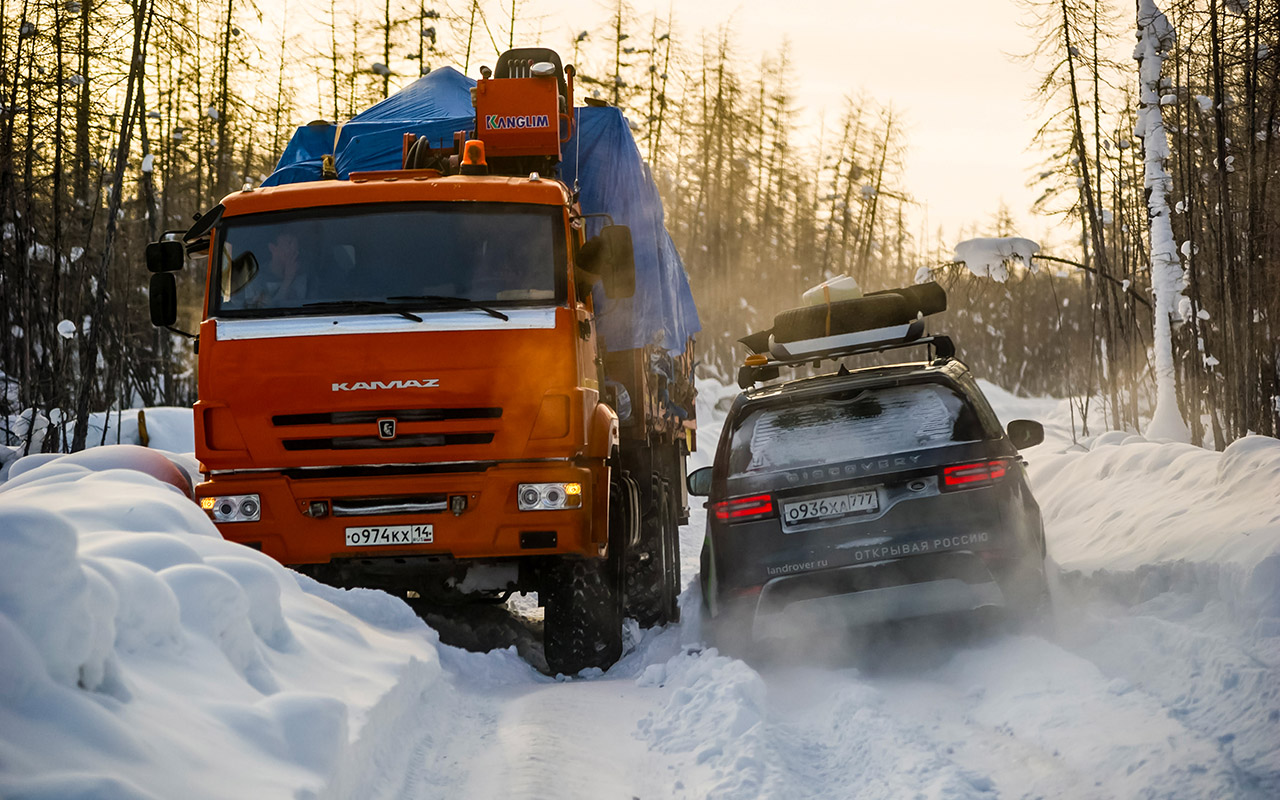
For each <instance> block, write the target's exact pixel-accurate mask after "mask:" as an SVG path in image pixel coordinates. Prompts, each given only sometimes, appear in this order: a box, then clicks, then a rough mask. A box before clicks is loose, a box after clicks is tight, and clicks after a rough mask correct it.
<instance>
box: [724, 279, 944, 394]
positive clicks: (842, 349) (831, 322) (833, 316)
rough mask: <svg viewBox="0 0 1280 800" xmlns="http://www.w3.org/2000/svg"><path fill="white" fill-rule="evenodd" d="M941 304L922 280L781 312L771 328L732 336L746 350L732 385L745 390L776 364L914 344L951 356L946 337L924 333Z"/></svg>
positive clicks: (772, 372)
mask: <svg viewBox="0 0 1280 800" xmlns="http://www.w3.org/2000/svg"><path fill="white" fill-rule="evenodd" d="M828 283H830V282H828ZM824 286H826V284H824ZM855 289H856V287H855ZM946 308H947V295H946V292H944V291H943V289H942V287H941V286H939V285H938V284H936V283H926V284H918V285H916V286H911V287H907V288H903V289H887V290H884V291H880V292H872V293H870V294H867V295H863V296H860V297H853V298H848V299H843V300H834V301H833V300H829V299H828V301H827V302H826V303H824V304H816V305H808V306H801V307H799V308H794V309H789V310H787V311H782V312H780V313H779V314H778V315H777V316H775V317H774V324H773V327H772V328H770V329H768V330H763V331H757V332H755V333H751V334H748V335H747V336H744V337H742V338H741V339H739V340H738V341H740V342H742V343H743V344H744V345H746V346H747V349H748V350H750V351H751V355H749V356H747V358H746V361H745V362H743V366H742V367H741V368H740V369H739V370H738V385H739V386H741V387H742V388H743V389H748V388H750V387H751V386H752V385H753V384H755V383H758V382H760V381H767V380H772V379H774V378H776V377H778V374H779V370H780V368H781V367H786V366H798V365H801V364H808V363H812V364H813V365H814V366H815V367H816V366H819V365H820V364H821V363H822V362H823V361H827V360H836V359H841V358H845V357H848V356H855V355H864V354H868V353H882V352H884V351H886V350H895V349H898V348H902V347H913V346H915V345H925V346H929V347H931V348H932V349H933V350H934V353H935V356H934V357H933V358H931V359H930V361H933V362H937V361H946V360H949V359H952V358H955V354H956V349H955V345H954V344H952V342H951V339H950V338H948V337H946V336H925V332H924V318H925V317H926V316H928V315H930V314H936V313H938V312H940V311H945V310H946Z"/></svg>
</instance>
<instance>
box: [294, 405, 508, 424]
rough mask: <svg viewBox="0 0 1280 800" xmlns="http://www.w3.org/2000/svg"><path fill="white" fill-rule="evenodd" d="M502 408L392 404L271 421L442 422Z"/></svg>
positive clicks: (490, 415)
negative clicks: (419, 406)
mask: <svg viewBox="0 0 1280 800" xmlns="http://www.w3.org/2000/svg"><path fill="white" fill-rule="evenodd" d="M501 416H502V409H501V408H389V409H384V410H381V411H376V410H375V411H334V412H331V413H320V414H277V415H276V416H274V417H272V418H271V424H272V425H276V426H287V425H358V424H360V423H365V422H370V423H372V422H377V421H378V420H380V419H385V418H387V417H393V418H395V419H396V420H397V421H399V422H442V421H444V420H450V419H498V418H500V417H501Z"/></svg>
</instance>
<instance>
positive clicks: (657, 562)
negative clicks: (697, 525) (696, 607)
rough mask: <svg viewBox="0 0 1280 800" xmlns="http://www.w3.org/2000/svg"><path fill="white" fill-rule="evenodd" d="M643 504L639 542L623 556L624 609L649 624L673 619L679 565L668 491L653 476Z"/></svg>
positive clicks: (675, 609) (637, 620) (664, 622)
mask: <svg viewBox="0 0 1280 800" xmlns="http://www.w3.org/2000/svg"><path fill="white" fill-rule="evenodd" d="M643 505H644V507H645V508H646V510H645V513H644V516H643V518H642V519H641V521H640V531H641V532H640V546H639V547H638V548H636V549H635V551H634V552H631V553H628V554H627V560H626V572H625V578H626V598H627V604H626V613H627V616H629V617H632V618H633V619H635V620H636V622H639V623H640V627H642V628H652V627H653V626H654V625H664V624H666V623H667V622H671V621H673V620H672V617H673V613H678V607H677V597H678V595H679V593H680V590H679V588H678V587H679V581H680V579H679V573H678V570H679V566H678V565H676V564H675V563H674V560H675V559H674V554H675V550H676V549H677V545H676V542H675V539H676V536H675V531H674V528H673V522H674V519H675V516H674V514H673V513H672V508H671V501H670V493H669V492H668V491H667V490H666V485H665V484H664V483H663V482H662V481H660V480H658V479H657V477H656V476H655V477H654V479H653V480H652V482H651V484H650V491H649V497H648V502H647V503H644V504H643ZM673 571H676V574H675V576H674V577H673V575H672V573H673Z"/></svg>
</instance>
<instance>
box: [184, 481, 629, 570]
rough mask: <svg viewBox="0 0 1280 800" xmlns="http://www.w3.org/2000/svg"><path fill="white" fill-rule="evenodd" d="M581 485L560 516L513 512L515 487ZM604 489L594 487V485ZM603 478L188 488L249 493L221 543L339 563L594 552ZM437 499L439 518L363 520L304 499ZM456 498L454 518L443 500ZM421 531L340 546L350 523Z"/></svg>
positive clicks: (279, 556) (603, 521)
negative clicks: (421, 531)
mask: <svg viewBox="0 0 1280 800" xmlns="http://www.w3.org/2000/svg"><path fill="white" fill-rule="evenodd" d="M570 482H574V483H580V484H581V485H582V494H581V497H582V505H581V506H580V507H579V508H572V509H561V510H539V511H520V510H519V508H518V506H517V501H516V489H517V486H518V485H519V484H521V483H570ZM602 487H603V488H602ZM607 490H608V474H607V469H606V467H605V466H604V464H603V462H602V463H600V464H599V465H593V466H591V467H586V466H577V465H574V464H571V463H569V462H567V461H565V462H537V463H527V462H522V463H510V464H497V465H495V466H491V467H489V468H488V469H486V470H483V471H476V472H451V473H442V474H417V475H396V476H363V477H341V478H338V477H325V478H297V477H291V476H289V475H286V474H283V473H279V472H264V473H244V474H233V475H216V476H213V478H212V479H211V480H208V481H205V482H203V483H200V484H199V485H198V486H196V496H197V498H202V497H214V496H222V495H240V494H250V493H253V494H258V495H259V496H260V497H261V506H262V512H261V520H260V521H258V522H234V523H221V524H219V525H218V529H219V530H220V531H221V532H222V535H223V537H225V538H226V539H229V540H231V541H234V542H239V543H241V544H246V545H249V546H251V547H255V548H258V549H260V550H262V551H263V552H264V553H266V554H267V555H269V556H271V557H272V558H275V559H276V560H277V561H280V562H281V563H284V564H292V565H298V564H325V563H329V562H330V561H335V560H341V559H370V558H384V557H392V558H394V557H397V556H424V555H443V556H450V557H452V558H455V559H471V558H494V557H512V556H539V555H553V554H570V553H572V554H577V555H583V556H588V557H595V556H599V555H601V554H602V552H601V551H602V548H603V547H604V545H605V540H606V530H607V502H606V501H605V498H607ZM424 495H429V496H438V497H442V498H444V499H445V507H444V508H443V509H442V510H440V511H438V512H428V513H409V514H405V513H389V514H362V515H358V516H334V515H333V514H328V515H326V516H324V517H320V518H316V517H314V516H311V515H309V514H308V513H306V512H307V509H308V508H309V507H310V505H311V504H312V503H313V502H317V501H318V502H325V503H327V504H329V507H330V508H332V507H333V504H334V501H335V500H337V501H339V502H341V501H344V500H345V501H348V502H351V501H367V500H370V499H374V498H377V499H392V500H394V499H396V498H404V497H420V496H424ZM459 496H460V497H463V498H465V501H466V508H465V510H464V511H463V512H462V513H461V514H454V513H453V512H452V511H450V510H449V508H448V501H449V500H450V499H452V498H454V497H459ZM395 525H418V526H421V525H430V526H431V527H432V541H431V542H429V543H423V544H396V545H381V546H373V547H349V546H347V543H346V537H345V531H346V529H347V528H349V527H366V526H395Z"/></svg>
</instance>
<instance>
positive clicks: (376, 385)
mask: <svg viewBox="0 0 1280 800" xmlns="http://www.w3.org/2000/svg"><path fill="white" fill-rule="evenodd" d="M439 385H440V379H439V378H423V379H422V380H420V381H415V380H408V381H360V382H359V383H335V384H334V385H333V391H335V392H359V391H365V390H368V389H434V388H436V387H437V386H439Z"/></svg>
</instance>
